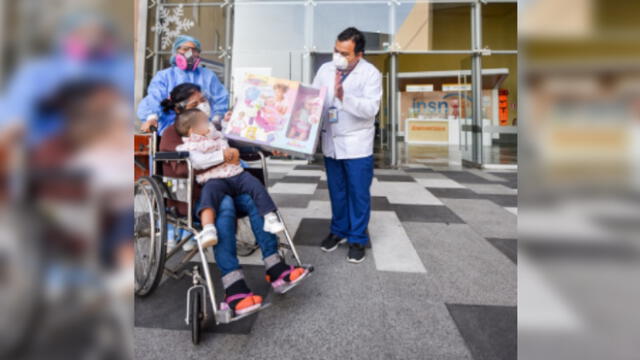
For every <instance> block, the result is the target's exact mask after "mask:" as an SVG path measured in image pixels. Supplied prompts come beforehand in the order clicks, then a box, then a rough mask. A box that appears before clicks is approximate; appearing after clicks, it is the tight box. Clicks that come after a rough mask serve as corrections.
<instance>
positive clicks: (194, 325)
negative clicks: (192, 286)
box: [190, 291, 204, 345]
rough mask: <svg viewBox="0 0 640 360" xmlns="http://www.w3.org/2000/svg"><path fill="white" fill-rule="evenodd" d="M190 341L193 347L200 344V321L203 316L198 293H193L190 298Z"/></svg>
mask: <svg viewBox="0 0 640 360" xmlns="http://www.w3.org/2000/svg"><path fill="white" fill-rule="evenodd" d="M190 315H191V341H192V342H193V345H198V343H199V342H200V329H201V327H202V319H203V317H204V314H203V313H202V299H201V296H200V291H194V293H193V296H192V297H191V314H190Z"/></svg>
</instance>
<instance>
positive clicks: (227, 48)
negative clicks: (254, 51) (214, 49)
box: [223, 3, 233, 90]
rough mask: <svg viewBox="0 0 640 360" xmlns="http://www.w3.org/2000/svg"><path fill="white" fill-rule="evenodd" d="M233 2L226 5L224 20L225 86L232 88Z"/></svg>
mask: <svg viewBox="0 0 640 360" xmlns="http://www.w3.org/2000/svg"><path fill="white" fill-rule="evenodd" d="M232 7H233V4H232V3H228V4H226V5H225V9H224V11H225V22H224V52H223V53H224V54H226V55H225V57H224V86H226V87H227V89H230V90H231V29H232V26H231V17H232V16H233V11H232Z"/></svg>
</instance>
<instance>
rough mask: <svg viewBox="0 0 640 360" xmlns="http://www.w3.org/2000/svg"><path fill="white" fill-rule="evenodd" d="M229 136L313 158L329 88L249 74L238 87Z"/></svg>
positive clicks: (224, 130)
mask: <svg viewBox="0 0 640 360" xmlns="http://www.w3.org/2000/svg"><path fill="white" fill-rule="evenodd" d="M236 91H237V94H236V95H237V98H236V99H237V100H236V104H235V106H234V107H233V113H232V115H231V119H230V120H229V122H228V123H227V124H225V126H224V128H223V130H222V132H223V133H224V134H225V136H226V137H227V138H229V139H233V140H236V141H239V142H243V143H249V144H254V145H259V146H262V147H265V148H267V149H271V150H280V151H283V152H286V153H289V154H291V155H299V156H302V157H311V156H313V154H314V153H315V151H316V146H317V145H318V136H319V133H320V128H321V123H320V119H321V116H322V105H323V102H324V98H325V93H326V89H325V88H321V89H317V88H314V87H311V86H307V85H303V84H300V83H299V82H296V81H290V80H285V79H277V78H274V77H269V76H261V75H255V74H245V75H244V80H242V81H241V82H240V83H239V86H238V88H237V90H236Z"/></svg>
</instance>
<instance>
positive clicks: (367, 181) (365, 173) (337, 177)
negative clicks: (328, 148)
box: [324, 155, 373, 245]
mask: <svg viewBox="0 0 640 360" xmlns="http://www.w3.org/2000/svg"><path fill="white" fill-rule="evenodd" d="M324 165H325V168H326V171H327V185H328V187H329V197H330V198H331V212H332V217H331V233H332V234H334V235H337V236H340V237H342V238H347V241H348V242H349V243H350V244H362V245H366V244H367V243H368V242H369V236H368V235H367V226H368V225H369V218H370V217H371V191H370V188H371V182H372V181H373V155H371V156H367V157H364V158H359V159H344V160H336V159H333V158H329V157H325V158H324Z"/></svg>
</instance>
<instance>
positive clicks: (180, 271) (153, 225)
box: [134, 129, 313, 344]
mask: <svg viewBox="0 0 640 360" xmlns="http://www.w3.org/2000/svg"><path fill="white" fill-rule="evenodd" d="M154 130H155V129H154ZM139 136H146V137H147V139H148V141H147V144H144V141H138V137H139ZM136 137H137V138H136V145H135V146H136V151H135V152H134V154H136V155H137V156H136V165H137V167H138V169H137V170H140V169H142V168H144V167H145V166H146V167H147V169H146V170H145V171H144V173H143V172H140V171H136V178H137V180H136V182H135V187H134V214H135V225H134V244H135V253H136V255H135V293H136V295H137V296H139V297H145V296H149V295H150V294H152V293H153V291H154V290H155V289H156V288H157V287H158V285H159V284H160V282H161V280H162V278H163V275H167V276H170V277H172V278H174V279H181V278H183V277H185V276H190V277H191V280H192V286H191V287H190V288H189V289H188V291H187V294H186V298H187V303H186V304H187V305H186V316H185V323H186V324H187V326H189V327H190V328H191V334H192V341H193V343H194V344H198V343H199V341H200V330H201V328H202V324H203V323H204V322H205V321H206V320H207V319H208V318H209V316H210V313H209V306H210V307H211V311H212V315H213V319H214V321H215V324H216V325H220V324H228V323H231V322H234V321H238V320H240V319H243V318H245V317H247V316H250V315H252V314H254V313H256V312H257V311H261V310H263V309H265V308H267V307H269V306H270V304H269V303H267V304H263V305H262V306H261V307H260V308H258V309H256V310H255V311H253V312H250V313H247V314H242V315H240V316H236V315H235V314H234V312H233V310H232V309H229V308H228V307H223V306H222V305H220V306H218V304H219V302H217V301H216V294H215V291H214V286H213V279H212V277H211V273H210V271H209V266H208V263H207V257H206V254H205V251H206V249H203V248H202V247H201V245H200V243H199V242H198V246H197V247H196V248H194V249H193V250H192V251H190V252H188V253H186V254H185V255H184V256H183V257H182V259H180V261H179V263H178V265H177V266H175V267H170V266H168V265H167V261H168V260H169V259H171V258H172V257H174V256H176V255H177V254H178V253H181V246H182V245H183V244H184V243H186V242H187V241H190V240H191V239H192V238H193V237H194V236H196V235H197V234H198V233H199V232H200V231H201V230H202V229H201V226H200V224H199V223H198V222H197V221H195V219H194V214H193V211H194V210H193V209H194V199H193V196H192V195H193V187H194V170H193V168H192V165H191V162H190V160H189V153H188V152H159V151H157V150H156V149H157V148H158V147H157V141H158V136H157V133H156V132H155V131H154V132H153V133H152V134H151V135H137V136H136ZM145 146H146V149H145ZM267 157H268V154H266V153H265V152H264V151H262V150H260V151H257V152H256V151H254V152H246V151H241V153H240V158H241V159H242V160H243V161H245V162H246V163H248V164H249V165H250V167H249V168H247V169H245V171H249V172H250V173H251V174H252V175H254V176H256V177H258V179H259V180H260V181H261V182H262V183H263V184H265V186H266V185H267V184H268V181H269V177H268V169H267ZM140 159H142V160H143V161H142V163H141V161H140ZM167 162H184V163H186V165H187V168H188V177H187V178H176V177H167V176H163V175H161V174H160V171H159V167H158V166H159V165H161V164H162V163H167ZM256 164H258V165H259V167H257V168H256V167H255V165H256ZM167 200H173V201H178V202H183V203H186V204H187V209H188V211H187V214H186V215H180V214H178V212H177V211H173V209H171V208H169V207H168V206H167ZM276 214H277V216H278V217H279V218H280V221H282V223H283V224H284V219H283V218H282V214H281V213H280V212H279V211H277V212H276ZM169 224H171V225H173V226H174V227H175V228H176V230H177V229H184V230H186V231H187V232H188V233H189V236H187V237H184V238H183V239H181V240H180V241H179V242H178V244H177V245H176V246H175V247H174V248H173V249H172V250H171V251H169V252H168V253H167V248H166V243H167V226H168V225H169ZM283 234H284V239H285V241H282V239H281V237H280V236H278V252H279V253H280V256H281V257H282V258H283V259H287V260H291V258H293V261H294V262H295V263H296V264H297V266H299V267H303V268H305V269H307V270H308V273H309V275H311V272H312V271H313V266H311V265H307V264H303V263H302V261H301V260H300V256H299V254H298V252H297V251H296V248H295V245H294V244H293V240H292V238H291V235H290V233H289V231H288V230H287V228H286V225H285V229H284V231H283ZM197 254H199V255H200V264H199V265H198V264H196V265H193V266H192V267H191V268H190V269H189V268H188V267H187V266H185V265H186V264H187V263H189V262H190V261H191V259H193V258H194V257H195V256H196V255H197ZM185 267H187V268H185ZM201 270H202V273H204V277H203V276H202V273H201ZM298 284H299V283H296V284H294V285H293V286H291V287H289V288H286V289H285V290H284V291H282V292H281V293H282V294H283V293H285V292H287V291H289V290H290V289H292V288H293V287H295V285H298ZM209 304H210V305H209Z"/></svg>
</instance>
